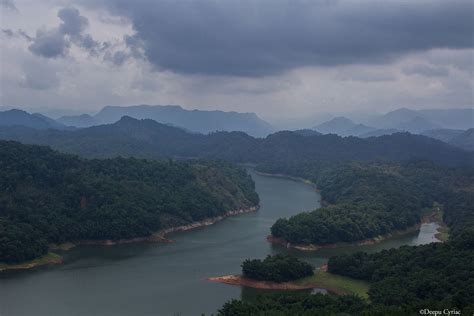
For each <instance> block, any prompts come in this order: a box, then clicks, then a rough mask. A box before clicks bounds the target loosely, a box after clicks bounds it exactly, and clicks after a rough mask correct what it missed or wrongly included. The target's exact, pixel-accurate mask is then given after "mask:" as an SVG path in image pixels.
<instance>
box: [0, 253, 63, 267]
mask: <svg viewBox="0 0 474 316" xmlns="http://www.w3.org/2000/svg"><path fill="white" fill-rule="evenodd" d="M62 261H63V259H62V257H61V256H60V255H58V254H55V253H52V252H48V253H47V254H46V255H44V256H42V257H39V258H36V259H33V260H31V261H27V262H23V263H18V264H7V263H0V271H4V270H21V269H31V268H34V267H39V266H43V265H47V264H59V263H62Z"/></svg>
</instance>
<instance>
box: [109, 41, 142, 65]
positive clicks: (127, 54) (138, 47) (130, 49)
mask: <svg viewBox="0 0 474 316" xmlns="http://www.w3.org/2000/svg"><path fill="white" fill-rule="evenodd" d="M123 42H124V44H125V46H126V50H118V51H115V52H113V53H112V52H111V51H106V53H105V54H104V60H106V61H109V62H112V64H114V65H115V66H122V65H123V64H124V63H125V62H126V61H128V60H129V59H131V58H135V59H143V58H145V56H144V52H143V43H142V42H141V41H140V39H139V38H137V37H136V36H130V35H125V36H124V37H123ZM104 50H107V48H106V49H104Z"/></svg>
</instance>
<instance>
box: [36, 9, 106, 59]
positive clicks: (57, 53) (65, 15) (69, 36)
mask: <svg viewBox="0 0 474 316" xmlns="http://www.w3.org/2000/svg"><path fill="white" fill-rule="evenodd" d="M58 17H59V18H60V19H61V21H62V22H61V24H60V25H59V26H58V27H57V28H53V29H50V30H38V31H37V32H36V37H35V38H33V39H32V41H33V43H32V44H31V45H30V46H29V49H30V51H31V52H32V53H33V54H35V55H38V56H42V57H46V58H56V57H62V56H65V55H66V54H67V53H68V50H69V47H70V46H71V44H72V43H73V44H75V45H76V46H79V47H81V48H83V49H85V50H87V51H89V53H90V54H91V55H97V54H98V51H99V50H100V49H101V45H100V43H99V42H97V41H95V40H94V39H93V38H92V36H91V35H90V34H85V33H84V31H85V29H86V28H87V26H88V25H89V21H88V20H87V18H85V17H83V16H81V15H80V12H79V10H78V9H76V8H62V9H60V10H59V11H58ZM102 47H104V46H102Z"/></svg>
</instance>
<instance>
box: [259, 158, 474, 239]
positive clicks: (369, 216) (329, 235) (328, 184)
mask: <svg viewBox="0 0 474 316" xmlns="http://www.w3.org/2000/svg"><path fill="white" fill-rule="evenodd" d="M259 168H260V170H263V171H267V172H283V173H287V174H291V175H294V176H301V177H305V178H309V179H311V180H312V181H314V182H315V183H317V185H318V187H319V188H320V189H321V197H322V199H323V200H324V201H325V202H327V203H329V204H330V205H329V206H326V207H323V208H319V209H317V210H314V211H312V212H307V213H301V214H298V215H295V216H293V217H291V218H289V219H279V220H278V221H277V222H276V223H275V224H274V225H273V226H272V228H271V232H272V235H274V236H275V237H280V238H284V239H285V240H286V241H288V242H291V243H297V244H301V243H302V244H327V243H336V242H351V241H358V240H364V239H368V238H374V237H376V236H379V235H384V234H387V233H390V232H392V231H394V230H403V229H406V228H408V227H411V226H413V225H415V224H417V223H419V222H420V219H421V217H422V215H423V213H424V211H426V210H427V209H428V208H431V207H432V206H433V203H434V202H439V203H442V204H443V203H445V202H446V201H447V200H449V199H450V198H452V196H453V194H456V195H455V196H459V195H458V194H468V193H467V191H466V190H472V189H473V187H474V172H473V171H472V170H461V169H450V168H444V167H440V166H437V165H435V164H433V163H430V162H405V163H388V162H378V163H376V162H375V163H365V162H352V163H343V164H336V165H335V166H333V167H330V166H327V165H323V166H322V165H319V164H314V165H309V164H308V165H302V166H296V167H294V168H293V167H292V166H288V167H287V168H284V169H283V170H282V169H274V167H272V166H260V167H259ZM459 192H461V193H459ZM462 192H464V193H462ZM458 200H459V199H458ZM461 200H462V201H465V200H464V199H461ZM460 203H461V202H460ZM448 207H449V206H448ZM453 220H454V219H453Z"/></svg>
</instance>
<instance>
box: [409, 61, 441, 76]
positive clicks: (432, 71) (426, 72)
mask: <svg viewBox="0 0 474 316" xmlns="http://www.w3.org/2000/svg"><path fill="white" fill-rule="evenodd" d="M402 72H403V73H404V74H405V75H420V76H425V77H446V76H448V75H449V69H448V68H446V67H438V66H430V65H424V64H417V65H413V66H410V67H405V68H403V69H402Z"/></svg>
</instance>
